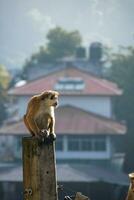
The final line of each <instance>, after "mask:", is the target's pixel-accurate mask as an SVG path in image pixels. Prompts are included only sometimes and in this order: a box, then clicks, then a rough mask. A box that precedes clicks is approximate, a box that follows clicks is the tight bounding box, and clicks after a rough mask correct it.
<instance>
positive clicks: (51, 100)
mask: <svg viewBox="0 0 134 200" xmlns="http://www.w3.org/2000/svg"><path fill="white" fill-rule="evenodd" d="M58 96H59V93H58V92H56V91H46V92H44V93H42V95H41V100H42V101H43V103H44V105H46V106H54V107H57V106H58Z"/></svg>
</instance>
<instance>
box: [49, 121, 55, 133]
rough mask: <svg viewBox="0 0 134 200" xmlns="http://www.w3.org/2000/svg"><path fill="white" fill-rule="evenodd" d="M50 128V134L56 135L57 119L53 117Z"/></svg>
mask: <svg viewBox="0 0 134 200" xmlns="http://www.w3.org/2000/svg"><path fill="white" fill-rule="evenodd" d="M49 128H50V134H55V118H54V117H51V122H50V125H49Z"/></svg>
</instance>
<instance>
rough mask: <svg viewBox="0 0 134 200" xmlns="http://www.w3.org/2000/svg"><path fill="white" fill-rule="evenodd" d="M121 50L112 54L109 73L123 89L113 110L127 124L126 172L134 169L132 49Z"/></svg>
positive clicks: (133, 67)
mask: <svg viewBox="0 0 134 200" xmlns="http://www.w3.org/2000/svg"><path fill="white" fill-rule="evenodd" d="M122 50H123V52H120V53H119V54H116V55H114V58H113V60H112V67H111V68H110V75H111V79H112V80H113V81H115V82H116V83H117V84H118V85H119V87H120V88H122V89H123V95H122V96H121V97H120V98H119V97H118V99H116V103H115V106H116V107H115V111H116V116H117V117H118V119H122V120H125V121H126V125H127V134H126V138H125V143H124V150H125V153H126V156H125V162H124V171H125V172H127V173H128V172H131V171H133V170H134V159H133V153H134V122H133V121H134V95H133V91H134V49H133V48H132V47H128V48H124V49H122Z"/></svg>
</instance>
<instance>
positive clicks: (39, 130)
mask: <svg viewBox="0 0 134 200" xmlns="http://www.w3.org/2000/svg"><path fill="white" fill-rule="evenodd" d="M58 96H59V93H58V92H56V91H52V90H48V91H44V92H42V93H41V94H39V95H35V96H33V97H32V98H31V99H30V101H29V103H28V106H27V111H26V114H25V115H24V123H25V125H26V127H27V129H28V130H29V131H30V133H31V134H32V136H35V137H37V138H38V137H41V136H42V137H44V136H45V137H46V138H47V137H48V138H51V139H56V135H55V114H54V108H56V107H57V105H58Z"/></svg>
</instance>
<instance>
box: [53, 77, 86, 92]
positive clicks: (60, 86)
mask: <svg viewBox="0 0 134 200" xmlns="http://www.w3.org/2000/svg"><path fill="white" fill-rule="evenodd" d="M84 87H85V83H84V81H83V79H82V78H79V77H64V78H60V79H59V80H58V81H57V83H56V85H55V89H56V90H69V91H71V90H78V91H79V90H83V89H84Z"/></svg>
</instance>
